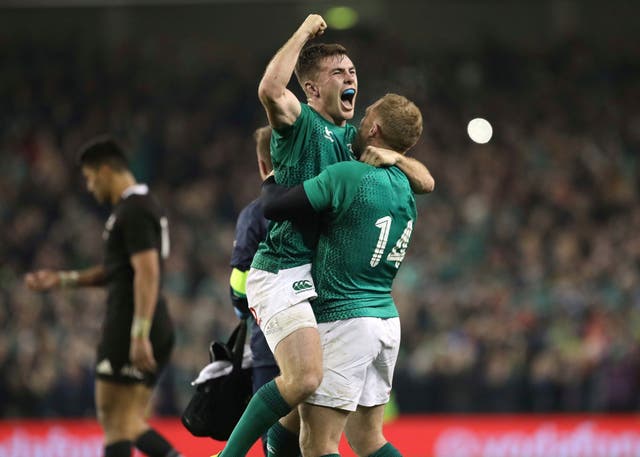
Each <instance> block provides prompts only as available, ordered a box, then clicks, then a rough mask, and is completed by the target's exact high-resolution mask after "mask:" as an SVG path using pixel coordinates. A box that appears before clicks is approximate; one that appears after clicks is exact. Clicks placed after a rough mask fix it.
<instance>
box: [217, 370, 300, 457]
mask: <svg viewBox="0 0 640 457" xmlns="http://www.w3.org/2000/svg"><path fill="white" fill-rule="evenodd" d="M289 411H291V407H290V406H289V405H288V404H287V402H286V401H284V398H282V395H280V391H279V390H278V387H277V386H276V383H275V381H269V382H268V383H266V384H265V385H264V386H262V387H260V389H258V390H257V391H256V393H255V394H254V395H253V397H252V398H251V401H250V402H249V404H248V405H247V409H246V410H245V412H244V414H242V417H241V418H240V421H239V422H238V424H237V425H236V427H235V428H234V429H233V432H232V433H231V436H230V437H229V441H227V444H226V445H225V447H224V449H223V451H222V453H221V454H220V457H244V456H245V455H246V454H247V452H249V449H251V446H253V443H255V442H256V441H257V440H258V439H259V438H260V436H262V434H263V433H264V432H266V431H267V430H268V429H269V427H271V426H272V425H273V424H274V423H275V422H277V420H278V419H280V418H281V417H282V416H285V415H287V414H288V413H289Z"/></svg>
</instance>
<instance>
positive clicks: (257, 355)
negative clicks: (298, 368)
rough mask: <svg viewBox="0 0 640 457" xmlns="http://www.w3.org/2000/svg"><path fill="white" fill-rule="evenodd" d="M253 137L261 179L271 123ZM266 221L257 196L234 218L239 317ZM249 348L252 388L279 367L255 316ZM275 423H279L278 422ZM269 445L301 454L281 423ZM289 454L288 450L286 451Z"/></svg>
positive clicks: (267, 168)
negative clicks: (250, 353) (236, 218)
mask: <svg viewBox="0 0 640 457" xmlns="http://www.w3.org/2000/svg"><path fill="white" fill-rule="evenodd" d="M253 138H254V140H255V141H256V155H257V160H258V169H259V171H260V176H261V177H262V180H263V181H264V180H265V179H266V178H267V176H268V175H269V173H270V172H271V170H272V169H273V165H272V164H271V153H270V150H269V142H270V141H271V127H270V126H268V125H267V126H265V127H261V128H259V129H257V130H256V131H255V132H254V134H253ZM267 226H268V221H267V220H266V219H265V218H264V214H263V211H262V202H261V201H260V197H258V198H256V199H255V200H253V201H252V202H251V203H249V204H248V205H247V206H245V207H244V208H243V209H242V211H240V214H239V215H238V220H237V221H236V234H235V240H234V243H233V251H232V252H231V268H232V271H231V277H230V279H229V284H230V286H231V301H232V303H233V306H234V308H235V310H236V314H238V317H241V318H244V317H248V316H249V315H250V312H249V306H248V303H247V295H246V283H247V275H248V274H249V268H250V267H251V261H252V260H253V256H254V255H255V253H256V251H257V250H258V244H260V242H261V241H263V240H264V239H265V237H266V236H267ZM251 352H252V362H253V369H252V375H253V391H254V392H255V391H256V390H258V389H259V388H260V387H262V386H263V385H264V384H266V383H267V382H269V381H271V380H272V379H273V378H275V377H276V376H277V375H278V374H279V373H280V369H279V368H278V364H277V363H276V359H275V358H274V357H273V353H272V352H271V349H269V345H268V344H267V340H266V339H265V338H264V334H263V333H262V330H260V327H259V326H258V324H257V323H256V321H255V319H254V320H253V324H252V326H251ZM277 425H278V424H277ZM269 433H270V435H271V445H272V446H279V447H283V446H285V447H287V448H291V450H288V452H291V453H292V454H290V455H300V449H299V447H298V435H297V434H291V433H290V432H289V431H288V430H286V429H284V428H283V427H275V428H273V429H272V430H270V432H269ZM262 448H263V451H264V454H265V456H266V455H267V439H266V434H265V435H263V436H262ZM287 455H289V454H287Z"/></svg>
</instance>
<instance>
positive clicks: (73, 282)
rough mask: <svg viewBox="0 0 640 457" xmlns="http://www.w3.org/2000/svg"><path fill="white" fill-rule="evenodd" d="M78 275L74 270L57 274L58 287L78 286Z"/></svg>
mask: <svg viewBox="0 0 640 457" xmlns="http://www.w3.org/2000/svg"><path fill="white" fill-rule="evenodd" d="M79 278H80V273H78V272H77V271H75V270H72V271H61V272H60V273H58V279H59V280H60V287H75V286H77V285H78V279H79Z"/></svg>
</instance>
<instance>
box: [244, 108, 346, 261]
mask: <svg viewBox="0 0 640 457" xmlns="http://www.w3.org/2000/svg"><path fill="white" fill-rule="evenodd" d="M301 107H302V110H301V113H300V116H299V117H298V119H296V122H295V123H294V124H293V125H291V126H288V127H286V128H283V129H278V130H274V131H273V133H272V135H271V159H272V161H273V167H274V176H275V179H276V182H277V183H278V184H281V185H284V186H288V187H291V186H295V185H298V184H302V182H304V181H305V180H306V179H309V178H313V177H315V176H317V175H318V174H319V173H320V172H321V171H322V170H324V169H325V168H327V167H328V166H329V165H331V164H334V163H337V162H342V161H346V160H353V158H354V157H353V152H352V150H351V144H352V143H353V141H354V139H355V135H356V129H355V127H353V126H352V125H349V124H347V125H345V126H342V127H339V126H337V125H335V124H333V123H331V122H329V121H327V120H326V119H324V118H323V117H322V116H320V115H319V114H318V113H317V112H316V111H314V110H313V109H312V108H311V107H309V106H308V105H306V104H301ZM316 239H317V227H316V226H315V225H312V224H310V225H309V226H307V227H305V226H301V225H294V224H293V223H291V222H289V221H285V222H272V223H271V224H270V225H269V231H268V234H267V238H266V239H265V241H264V242H262V243H261V244H260V246H259V248H258V252H257V253H256V256H255V257H254V260H253V263H252V265H251V266H252V267H254V268H258V269H260V270H265V271H269V272H272V273H277V272H278V271H279V270H282V269H287V268H294V267H297V266H300V265H304V264H308V263H311V260H312V258H313V248H314V247H315V241H316Z"/></svg>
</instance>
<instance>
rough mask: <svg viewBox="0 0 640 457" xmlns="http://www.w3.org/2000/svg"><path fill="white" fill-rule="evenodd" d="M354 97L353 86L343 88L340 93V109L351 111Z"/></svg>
mask: <svg viewBox="0 0 640 457" xmlns="http://www.w3.org/2000/svg"><path fill="white" fill-rule="evenodd" d="M355 97H356V90H355V89H354V88H353V87H350V88H348V89H345V90H344V91H343V92H342V94H340V104H341V105H342V109H343V110H344V111H353V105H354V103H353V101H354V99H355Z"/></svg>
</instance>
